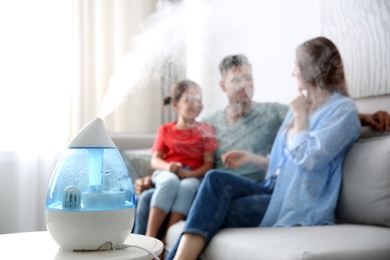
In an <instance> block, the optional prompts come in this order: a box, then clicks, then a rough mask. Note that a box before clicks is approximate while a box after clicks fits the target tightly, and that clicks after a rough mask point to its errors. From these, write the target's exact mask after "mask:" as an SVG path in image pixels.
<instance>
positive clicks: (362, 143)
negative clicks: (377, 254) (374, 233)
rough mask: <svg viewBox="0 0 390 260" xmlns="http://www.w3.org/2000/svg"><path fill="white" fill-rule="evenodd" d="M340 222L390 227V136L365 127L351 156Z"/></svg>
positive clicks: (346, 161)
mask: <svg viewBox="0 0 390 260" xmlns="http://www.w3.org/2000/svg"><path fill="white" fill-rule="evenodd" d="M336 219H337V220H338V221H340V222H342V223H353V224H368V225H380V226H387V227H390V133H380V132H378V131H375V130H372V129H370V128H367V127H364V128H363V131H362V135H361V137H360V138H359V140H357V141H356V143H355V144H354V145H353V146H352V147H351V148H350V149H349V151H348V152H347V154H346V157H345V159H344V164H343V182H342V187H341V190H340V197H339V203H338V206H337V210H336Z"/></svg>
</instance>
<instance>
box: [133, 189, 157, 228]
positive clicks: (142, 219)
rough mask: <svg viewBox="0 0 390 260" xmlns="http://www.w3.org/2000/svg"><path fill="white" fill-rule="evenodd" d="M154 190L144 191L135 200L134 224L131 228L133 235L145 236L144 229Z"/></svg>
mask: <svg viewBox="0 0 390 260" xmlns="http://www.w3.org/2000/svg"><path fill="white" fill-rule="evenodd" d="M154 190H155V189H154V188H152V189H149V190H145V191H144V192H142V193H141V194H140V195H139V196H138V198H137V205H136V208H135V212H136V213H135V222H134V228H133V233H134V234H140V235H145V234H146V227H147V224H148V218H149V208H150V201H151V200H152V195H153V192H154Z"/></svg>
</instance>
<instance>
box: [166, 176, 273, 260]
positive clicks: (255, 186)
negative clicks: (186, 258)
mask: <svg viewBox="0 0 390 260" xmlns="http://www.w3.org/2000/svg"><path fill="white" fill-rule="evenodd" d="M271 194H272V189H269V187H268V186H267V185H264V184H263V183H256V182H253V181H251V180H249V179H247V178H243V177H241V176H237V175H235V174H232V173H229V172H224V171H218V170H211V171H209V172H208V173H207V174H206V175H205V177H204V179H203V181H202V183H201V185H200V187H199V190H198V193H197V195H196V197H195V199H194V202H193V203H192V206H191V209H190V212H189V214H188V216H187V220H186V224H185V226H184V229H183V233H192V234H198V235H201V236H203V237H204V239H205V242H206V245H208V243H209V242H210V240H211V239H212V237H213V236H214V235H215V234H216V233H217V232H218V230H219V229H220V228H222V227H258V226H259V225H260V222H261V220H262V218H263V216H264V214H265V212H266V210H267V207H268V204H269V201H270V199H271ZM180 238H181V236H180ZM180 238H179V239H178V240H177V241H176V244H175V246H174V247H173V248H172V250H171V252H170V254H169V255H168V257H167V258H166V259H167V260H168V259H173V257H174V256H175V254H176V250H177V247H178V245H179V242H180Z"/></svg>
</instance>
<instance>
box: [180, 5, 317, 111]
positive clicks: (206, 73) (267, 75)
mask: <svg viewBox="0 0 390 260" xmlns="http://www.w3.org/2000/svg"><path fill="white" fill-rule="evenodd" d="M193 2H195V1H187V2H186V3H187V4H188V5H190V7H189V8H190V9H191V10H199V12H197V14H196V15H194V14H193V15H192V17H189V18H188V19H189V20H195V21H196V23H193V24H192V27H191V29H189V30H188V31H190V32H191V34H189V35H187V36H188V41H187V46H186V47H187V53H188V55H187V59H188V60H187V69H188V70H187V76H188V77H189V78H193V79H194V80H195V81H198V82H199V83H200V84H201V85H202V86H203V88H204V103H205V109H204V110H205V111H204V113H207V112H208V111H212V110H214V109H216V108H221V107H224V106H225V105H226V103H227V101H226V97H225V95H224V93H223V92H222V91H221V90H220V89H219V86H218V82H219V79H220V75H219V71H218V63H219V62H220V60H221V59H222V58H223V57H225V56H226V55H230V54H235V53H243V54H245V55H247V56H248V58H249V60H250V62H251V63H252V66H253V76H254V80H255V94H254V100H256V101H278V102H282V103H288V102H290V100H291V97H293V96H295V94H296V92H297V87H296V83H295V79H294V78H293V77H292V70H293V68H294V60H295V48H296V46H297V45H298V44H300V43H301V42H303V41H305V40H307V39H309V38H312V37H315V36H317V35H319V33H320V13H319V1H318V0H314V1H313V0H299V1H286V0H275V1H256V0H247V1H239V0H231V1H228V2H227V1H206V0H201V1H196V2H197V3H196V4H195V3H193ZM210 2H212V3H210ZM199 13H202V15H201V16H200V17H199V16H198V14H199ZM189 15H191V14H189Z"/></svg>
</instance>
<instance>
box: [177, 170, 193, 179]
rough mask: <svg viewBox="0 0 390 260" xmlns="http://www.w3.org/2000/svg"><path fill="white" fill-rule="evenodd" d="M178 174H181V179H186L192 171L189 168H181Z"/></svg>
mask: <svg viewBox="0 0 390 260" xmlns="http://www.w3.org/2000/svg"><path fill="white" fill-rule="evenodd" d="M176 174H177V176H179V178H180V179H185V178H187V177H190V171H188V170H184V169H182V168H180V169H179V170H178V171H177V173H176Z"/></svg>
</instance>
